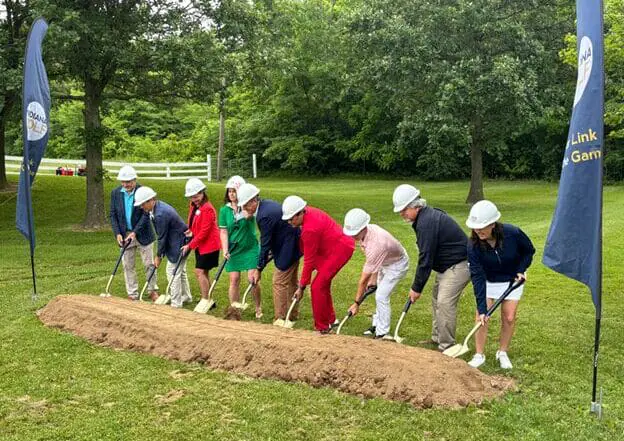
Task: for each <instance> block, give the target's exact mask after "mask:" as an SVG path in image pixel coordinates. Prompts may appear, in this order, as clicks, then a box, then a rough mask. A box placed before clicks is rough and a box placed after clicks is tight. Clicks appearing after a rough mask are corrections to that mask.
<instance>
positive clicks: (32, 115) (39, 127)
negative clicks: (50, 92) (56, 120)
mask: <svg viewBox="0 0 624 441" xmlns="http://www.w3.org/2000/svg"><path fill="white" fill-rule="evenodd" d="M46 133H48V118H47V116H46V114H45V110H44V109H43V106H42V105H41V104H39V103H38V102H37V101H32V102H30V103H29V104H28V107H27V108H26V139H28V141H39V140H40V139H41V138H43V137H44V136H45V135H46Z"/></svg>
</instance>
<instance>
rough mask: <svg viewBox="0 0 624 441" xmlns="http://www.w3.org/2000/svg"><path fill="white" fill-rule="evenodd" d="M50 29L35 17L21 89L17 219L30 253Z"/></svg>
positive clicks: (44, 140) (44, 136)
mask: <svg viewBox="0 0 624 441" xmlns="http://www.w3.org/2000/svg"><path fill="white" fill-rule="evenodd" d="M47 30H48V24H47V23H46V21H45V20H44V19H43V18H38V19H37V20H35V22H34V23H33V25H32V27H31V28H30V33H29V34H28V42H27V44H26V57H25V59H24V84H23V90H22V93H23V97H22V128H23V131H24V133H23V137H24V161H23V162H22V170H21V173H20V178H19V186H18V190H17V208H16V213H15V221H16V225H17V229H18V230H19V231H20V232H21V233H22V234H23V235H24V236H25V237H26V239H28V240H29V241H30V252H31V256H32V254H33V253H34V250H35V228H34V218H33V207H32V199H31V186H32V183H33V181H34V179H35V175H36V174H37V169H38V168H39V163H40V162H41V158H42V157H43V153H44V151H45V148H46V145H47V144H48V133H49V117H50V87H49V85H48V75H47V74H46V70H45V66H44V65H43V59H42V56H41V42H42V41H43V38H44V37H45V34H46V31H47Z"/></svg>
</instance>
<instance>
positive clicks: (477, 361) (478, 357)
mask: <svg viewBox="0 0 624 441" xmlns="http://www.w3.org/2000/svg"><path fill="white" fill-rule="evenodd" d="M483 363H485V355H483V354H479V353H476V354H474V355H473V356H472V360H470V361H469V362H468V365H469V366H470V367H473V368H478V367H480V366H481V365H482V364H483Z"/></svg>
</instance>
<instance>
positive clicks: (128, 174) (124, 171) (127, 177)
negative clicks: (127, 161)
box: [117, 165, 137, 181]
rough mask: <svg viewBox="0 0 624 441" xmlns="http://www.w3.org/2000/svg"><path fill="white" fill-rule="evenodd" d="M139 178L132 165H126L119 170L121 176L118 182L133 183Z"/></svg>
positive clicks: (118, 176) (118, 177)
mask: <svg viewBox="0 0 624 441" xmlns="http://www.w3.org/2000/svg"><path fill="white" fill-rule="evenodd" d="M136 178H137V172H136V170H135V169H134V167H132V166H131V165H124V166H123V167H121V168H120V169H119V174H118V175H117V180H118V181H132V180H133V179H136Z"/></svg>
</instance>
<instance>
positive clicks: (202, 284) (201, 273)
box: [195, 268, 210, 299]
mask: <svg viewBox="0 0 624 441" xmlns="http://www.w3.org/2000/svg"><path fill="white" fill-rule="evenodd" d="M195 277H197V282H198V283H199V292H200V293H201V298H202V299H207V298H208V291H209V290H210V275H209V274H208V270H204V269H201V268H195Z"/></svg>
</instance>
